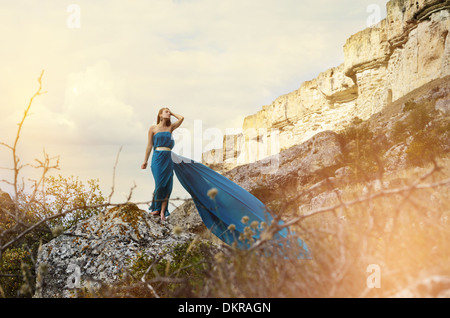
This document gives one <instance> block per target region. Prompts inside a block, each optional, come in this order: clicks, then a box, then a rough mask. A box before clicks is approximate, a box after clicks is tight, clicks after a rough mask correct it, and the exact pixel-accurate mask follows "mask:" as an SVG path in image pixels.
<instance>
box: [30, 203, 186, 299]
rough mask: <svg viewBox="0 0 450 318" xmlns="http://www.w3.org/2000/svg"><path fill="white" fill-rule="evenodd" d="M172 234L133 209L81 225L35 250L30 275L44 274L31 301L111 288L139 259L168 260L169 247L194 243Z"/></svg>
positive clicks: (119, 210) (131, 206)
mask: <svg viewBox="0 0 450 318" xmlns="http://www.w3.org/2000/svg"><path fill="white" fill-rule="evenodd" d="M169 218H170V217H169ZM172 231H173V225H172V224H171V223H169V222H165V223H163V224H162V223H161V222H160V220H159V219H158V218H157V217H155V216H152V215H150V214H149V213H148V212H146V211H143V210H140V209H139V208H138V207H137V206H136V205H134V204H128V205H124V206H120V207H115V208H113V209H110V210H108V211H107V212H105V213H101V214H99V215H96V216H93V217H91V218H89V219H87V220H84V221H81V222H80V223H78V224H77V225H76V226H75V227H73V228H71V229H70V230H69V231H67V232H65V233H64V234H61V235H60V236H58V237H57V238H55V239H53V240H51V241H50V242H48V243H47V244H45V245H43V246H42V247H41V248H40V249H39V252H38V256H37V262H36V271H37V272H39V270H40V268H43V267H45V268H46V271H45V272H46V273H45V274H44V276H43V282H42V283H40V285H41V287H40V288H38V290H37V294H36V296H38V297H71V296H72V295H74V293H75V292H76V290H77V289H78V288H82V287H86V286H93V287H96V286H99V285H100V283H107V284H110V283H114V282H116V281H117V280H118V279H119V278H120V275H121V274H122V273H123V270H124V268H126V267H127V266H129V263H128V262H130V261H132V260H133V259H134V258H135V257H136V256H137V255H139V254H140V253H144V254H146V255H148V256H150V257H159V256H163V257H165V258H170V249H171V247H173V246H175V245H177V244H180V243H184V242H188V241H189V240H191V239H193V237H194V234H192V233H189V232H186V231H185V232H183V233H181V234H178V235H175V234H174V233H172Z"/></svg>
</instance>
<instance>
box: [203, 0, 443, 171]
mask: <svg viewBox="0 0 450 318" xmlns="http://www.w3.org/2000/svg"><path fill="white" fill-rule="evenodd" d="M386 9H387V17H386V18H385V19H384V20H382V21H380V22H379V23H378V24H377V25H375V26H372V27H369V28H367V29H365V30H362V31H361V32H358V33H356V34H354V35H352V36H351V37H350V38H348V39H347V41H346V43H345V45H344V48H343V49H344V62H343V63H342V64H341V65H339V66H337V67H334V68H331V69H329V70H327V71H325V72H322V73H320V74H319V75H318V76H317V78H315V79H313V80H311V81H307V82H304V83H303V84H302V85H301V86H300V88H299V89H298V90H296V91H294V92H291V93H289V94H286V95H283V96H280V97H278V98H277V99H276V100H275V101H274V102H272V103H271V104H270V105H267V106H263V107H262V110H260V111H259V112H257V113H256V114H253V115H250V116H248V117H246V118H245V119H244V123H243V127H242V133H241V134H238V135H235V136H226V137H225V138H224V146H223V149H219V150H215V152H216V154H217V152H218V153H219V156H217V155H216V156H212V155H211V154H210V153H209V152H208V153H205V156H204V161H205V163H208V164H211V163H217V162H220V163H222V162H226V163H227V166H224V169H229V168H232V167H233V166H236V165H240V164H246V163H250V162H254V161H256V160H259V159H263V158H264V157H267V156H270V155H274V154H275V153H277V152H280V151H282V150H283V149H287V148H289V147H292V146H294V145H298V144H300V143H302V142H304V141H306V140H308V139H310V138H311V137H312V136H314V135H315V134H317V133H319V132H321V131H325V130H332V131H340V130H342V129H345V128H346V127H348V126H349V124H350V123H351V121H352V119H353V118H354V117H358V118H360V119H363V120H366V119H368V118H369V117H370V116H372V115H373V114H375V113H377V112H379V111H381V110H382V109H384V108H385V107H386V105H388V104H389V103H391V102H394V101H396V100H398V99H400V98H401V97H403V96H405V95H406V94H408V93H409V92H411V91H413V90H414V89H417V88H419V87H421V86H422V85H425V84H427V83H429V82H431V81H433V80H436V79H439V78H444V77H446V76H448V75H449V74H450V35H449V29H450V1H448V0H414V1H413V0H391V1H389V2H388V3H387V4H386ZM261 129H263V132H261ZM264 129H265V131H264ZM272 130H274V131H275V130H276V131H277V136H276V138H277V140H276V143H277V145H276V147H274V149H275V150H273V149H272V150H270V151H267V152H266V153H262V154H258V155H257V156H252V154H251V152H254V149H252V147H248V146H247V145H248V143H250V142H260V141H261V137H262V136H263V135H264V134H266V132H268V133H267V134H268V135H270V134H271V131H272ZM233 138H234V139H236V140H235V142H233V143H230V142H227V141H229V140H230V139H233ZM269 148H270V146H269ZM220 151H221V152H222V156H221V155H220ZM230 158H235V160H231V159H230ZM225 159H228V160H225Z"/></svg>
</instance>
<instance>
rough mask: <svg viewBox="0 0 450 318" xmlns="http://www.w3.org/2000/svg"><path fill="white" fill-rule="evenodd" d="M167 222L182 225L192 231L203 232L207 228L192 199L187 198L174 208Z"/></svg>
mask: <svg viewBox="0 0 450 318" xmlns="http://www.w3.org/2000/svg"><path fill="white" fill-rule="evenodd" d="M167 222H168V223H170V224H171V225H174V226H181V227H183V228H184V229H185V230H187V231H189V232H191V233H201V232H203V231H205V230H206V227H205V224H204V223H203V221H202V218H201V217H200V215H199V214H198V211H197V208H196V207H195V204H194V201H193V200H192V199H189V200H186V202H184V203H183V204H181V205H180V206H179V207H177V208H176V209H175V210H173V211H172V213H170V217H169V218H168V219H167Z"/></svg>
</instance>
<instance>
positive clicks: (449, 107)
mask: <svg viewBox="0 0 450 318" xmlns="http://www.w3.org/2000/svg"><path fill="white" fill-rule="evenodd" d="M435 108H436V110H438V111H440V112H441V113H442V114H444V115H448V114H449V112H450V99H440V100H438V101H437V102H436V106H435Z"/></svg>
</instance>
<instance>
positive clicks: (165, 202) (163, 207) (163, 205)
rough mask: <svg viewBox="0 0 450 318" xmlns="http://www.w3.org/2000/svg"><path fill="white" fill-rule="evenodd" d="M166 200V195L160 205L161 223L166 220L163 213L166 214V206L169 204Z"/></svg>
mask: <svg viewBox="0 0 450 318" xmlns="http://www.w3.org/2000/svg"><path fill="white" fill-rule="evenodd" d="M168 198H169V196H168V195H167V196H166V198H165V199H164V201H163V202H162V204H161V211H162V213H161V220H162V221H165V220H166V215H165V214H166V213H165V212H166V208H167V204H168V202H169V200H168Z"/></svg>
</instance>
